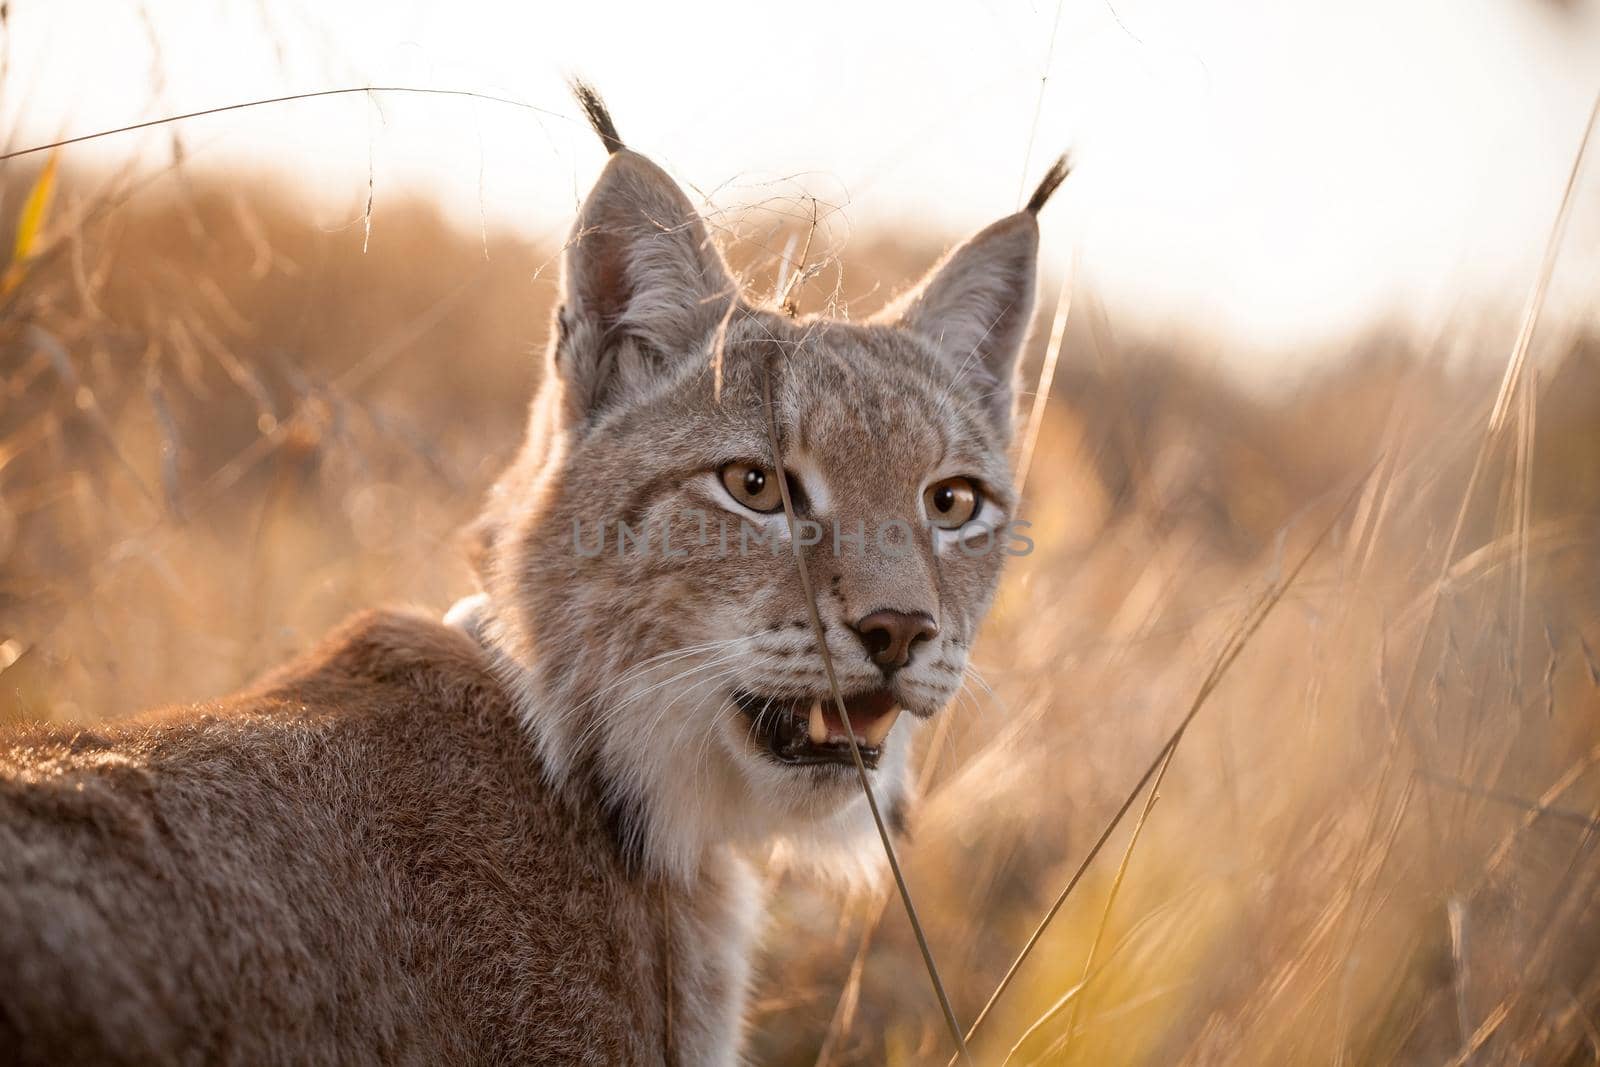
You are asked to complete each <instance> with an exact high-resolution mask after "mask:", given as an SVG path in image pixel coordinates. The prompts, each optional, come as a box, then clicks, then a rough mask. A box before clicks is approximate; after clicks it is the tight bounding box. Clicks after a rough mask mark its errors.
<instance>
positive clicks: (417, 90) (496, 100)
mask: <svg viewBox="0 0 1600 1067" xmlns="http://www.w3.org/2000/svg"><path fill="white" fill-rule="evenodd" d="M354 93H409V94H412V95H415V96H462V97H469V98H471V99H473V100H487V101H488V102H489V103H491V104H506V105H507V106H509V107H518V108H522V109H523V110H525V111H537V112H538V113H539V114H541V115H548V116H550V117H551V118H558V119H567V120H569V121H576V120H574V119H572V116H570V115H563V114H562V113H561V112H559V111H551V110H550V109H549V108H543V107H539V106H538V105H537V104H530V103H527V102H526V101H522V100H514V99H512V98H511V97H509V96H495V95H494V94H493V93H480V92H476V91H474V90H472V89H425V88H421V87H418V86H411V85H357V86H352V87H350V88H345V89H318V90H316V91H314V92H309V93H290V94H288V95H287V96H268V97H263V98H262V99H260V100H245V101H242V102H241V103H237V104H223V105H222V106H221V107H208V108H202V109H201V110H199V111H186V112H184V113H183V114H181V115H168V116H166V117H165V118H159V119H147V120H145V121H144V122H135V123H131V124H129V125H127V126H115V127H112V128H111V129H109V130H96V131H95V132H94V133H80V134H78V135H77V136H76V137H64V138H62V139H61V140H59V141H51V142H50V143H49V144H38V145H34V146H32V147H31V148H18V149H16V150H15V151H11V152H5V153H0V163H3V162H5V161H6V160H8V159H16V158H18V157H19V156H30V155H33V154H34V153H35V152H48V151H50V150H51V149H54V148H65V147H67V146H68V145H74V144H82V143H83V142H85V141H96V140H99V139H100V138H102V137H112V136H114V135H116V134H119V133H132V132H134V131H135V130H148V129H150V128H152V127H155V126H165V125H167V124H169V123H173V122H184V121H186V120H188V119H198V118H202V117H204V116H206V115H221V114H223V113H225V112H228V111H243V110H245V109H246V108H252V107H266V106H268V105H270V104H287V103H289V102H291V101H294V100H315V99H317V98H319V97H324V96H350V95H352V94H354Z"/></svg>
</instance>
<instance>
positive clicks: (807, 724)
mask: <svg viewBox="0 0 1600 1067" xmlns="http://www.w3.org/2000/svg"><path fill="white" fill-rule="evenodd" d="M733 699H734V703H736V704H738V705H739V710H740V711H742V712H744V714H745V715H746V716H747V717H748V718H749V719H750V724H751V731H752V736H753V737H754V738H755V739H756V740H757V741H758V742H759V743H761V744H763V745H764V746H765V747H766V750H767V752H768V753H769V754H770V755H771V756H772V758H773V759H775V760H777V761H778V762H780V763H789V764H796V765H805V764H820V763H841V764H844V765H845V766H851V765H853V764H854V763H855V760H854V759H852V758H851V756H850V734H849V732H848V731H846V729H845V725H844V719H843V718H842V717H841V716H840V715H839V707H838V705H837V704H836V703H835V702H834V699H833V697H832V695H831V694H830V695H826V696H802V697H777V696H763V695H761V694H759V693H744V692H741V693H736V694H735V695H734V698H733ZM844 708H845V711H846V712H847V713H848V714H849V716H850V726H851V727H852V728H853V729H854V732H855V736H856V746H857V747H858V748H859V749H860V750H861V762H862V763H864V764H866V765H867V766H868V767H873V768H875V767H877V766H878V760H879V759H880V758H881V757H882V755H883V743H884V741H885V740H886V739H887V738H888V736H889V730H890V729H891V728H892V727H893V726H894V721H895V719H897V718H899V716H900V705H899V703H897V702H896V701H895V698H894V694H892V693H890V692H889V691H888V690H887V689H872V690H867V691H864V692H860V693H854V694H848V695H846V696H845V698H844Z"/></svg>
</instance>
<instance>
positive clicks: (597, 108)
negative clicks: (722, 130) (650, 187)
mask: <svg viewBox="0 0 1600 1067" xmlns="http://www.w3.org/2000/svg"><path fill="white" fill-rule="evenodd" d="M567 84H568V85H569V86H571V88H572V95H573V96H575V97H577V98H578V106H579V107H581V108H583V115H584V118H586V119H588V120H589V125H590V127H592V128H593V129H594V132H595V135H596V136H597V137H599V138H600V143H601V144H604V145H605V146H606V151H607V152H610V153H616V152H620V151H621V150H622V149H624V148H626V147H627V145H625V144H623V143H622V135H621V134H619V133H617V124H616V123H615V122H613V121H611V112H610V110H609V109H608V108H607V107H606V102H605V101H604V100H602V99H600V94H599V93H598V92H597V91H596V90H595V87H594V86H592V85H590V84H589V83H588V82H586V81H584V80H583V79H582V78H572V79H570V80H569V81H568V82H567ZM1035 195H1037V194H1035Z"/></svg>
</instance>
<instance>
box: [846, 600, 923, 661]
mask: <svg viewBox="0 0 1600 1067" xmlns="http://www.w3.org/2000/svg"><path fill="white" fill-rule="evenodd" d="M856 633H857V634H858V635H859V636H860V637H861V643H862V644H863V645H866V646H867V655H869V656H871V657H872V662H874V663H876V664H877V665H878V666H880V667H882V668H883V669H884V670H895V669H897V668H900V667H904V666H905V665H906V664H907V663H910V662H911V650H912V648H913V647H915V646H916V644H917V642H918V641H928V640H931V639H933V638H935V637H937V636H939V626H938V624H937V623H935V622H934V621H933V618H932V616H929V615H927V614H925V613H923V612H920V611H919V612H917V613H915V614H907V613H906V612H904V611H874V612H873V613H872V614H871V615H868V616H866V617H864V618H861V619H859V620H857V621H856Z"/></svg>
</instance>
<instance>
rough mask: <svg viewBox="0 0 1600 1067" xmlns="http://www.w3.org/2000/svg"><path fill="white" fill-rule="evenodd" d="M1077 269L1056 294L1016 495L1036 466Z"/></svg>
mask: <svg viewBox="0 0 1600 1067" xmlns="http://www.w3.org/2000/svg"><path fill="white" fill-rule="evenodd" d="M1074 273H1075V272H1074V271H1071V270H1069V271H1068V272H1067V276H1066V277H1065V278H1063V279H1062V280H1061V292H1060V293H1059V294H1058V295H1057V296H1056V313H1055V318H1054V319H1052V320H1051V322H1050V343H1049V344H1048V345H1047V346H1045V350H1044V363H1043V364H1041V365H1040V367H1039V381H1038V384H1036V385H1035V386H1034V389H1033V406H1032V407H1031V408H1029V410H1028V429H1027V432H1026V433H1025V434H1023V438H1022V452H1021V453H1020V455H1019V457H1018V459H1017V498H1018V499H1019V500H1020V499H1021V498H1022V491H1023V489H1024V488H1025V487H1026V486H1027V484H1028V471H1029V470H1030V469H1032V467H1033V453H1034V449H1036V448H1037V447H1038V446H1039V431H1040V430H1041V429H1043V427H1044V411H1045V405H1046V404H1047V403H1048V402H1049V400H1050V386H1051V385H1052V384H1053V383H1054V382H1055V380H1056V363H1057V361H1058V360H1059V359H1060V358H1061V345H1062V342H1063V341H1065V339H1066V336H1067V317H1068V315H1070V314H1071V312H1072V280H1073V274H1074Z"/></svg>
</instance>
